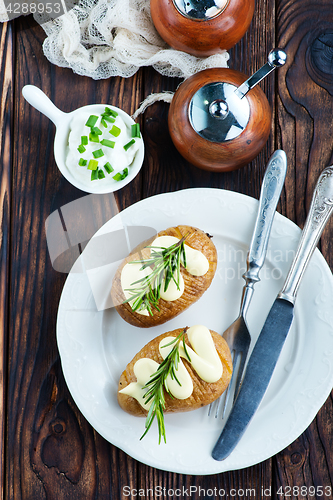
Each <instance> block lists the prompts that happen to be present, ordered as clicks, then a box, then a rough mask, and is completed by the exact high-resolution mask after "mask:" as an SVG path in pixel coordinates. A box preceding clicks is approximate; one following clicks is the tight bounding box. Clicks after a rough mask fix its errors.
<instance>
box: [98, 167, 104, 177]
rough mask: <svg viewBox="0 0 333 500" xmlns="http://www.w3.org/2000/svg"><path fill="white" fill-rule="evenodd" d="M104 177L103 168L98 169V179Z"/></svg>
mask: <svg viewBox="0 0 333 500" xmlns="http://www.w3.org/2000/svg"><path fill="white" fill-rule="evenodd" d="M104 177H105V173H104V172H103V170H101V169H98V178H99V179H104Z"/></svg>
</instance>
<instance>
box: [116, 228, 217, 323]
mask: <svg viewBox="0 0 333 500" xmlns="http://www.w3.org/2000/svg"><path fill="white" fill-rule="evenodd" d="M187 233H189V236H188V237H187V238H186V244H187V245H189V246H190V247H192V248H194V249H195V250H199V251H200V252H202V253H203V254H204V255H205V257H206V258H207V259H208V261H209V269H208V271H207V273H206V274H205V275H204V276H192V275H191V274H190V273H189V272H188V271H186V269H184V268H183V267H182V266H181V273H182V276H183V279H184V283H185V290H184V293H183V294H182V296H181V297H180V298H179V299H177V300H175V301H172V302H168V301H166V300H163V299H160V301H159V308H160V311H157V310H156V309H153V316H143V315H142V314H138V313H136V312H135V311H133V310H132V308H131V306H130V305H129V304H128V303H126V304H124V303H123V302H124V301H125V295H124V292H123V290H122V287H121V271H122V268H123V267H124V266H125V264H127V263H128V262H131V261H133V260H140V259H145V258H147V257H148V256H149V254H150V250H149V249H147V248H145V247H146V246H147V245H150V244H151V243H152V241H153V240H154V239H155V237H154V238H152V239H150V240H147V241H145V242H143V243H142V244H141V245H139V246H138V247H137V248H135V249H134V251H133V252H132V253H131V254H130V255H129V256H128V257H126V259H125V260H124V261H123V262H122V263H121V265H120V266H119V268H118V269H117V271H116V274H115V276H114V278H113V282H112V288H111V297H112V302H113V305H114V306H115V308H116V310H117V312H118V313H119V314H120V316H121V317H122V318H123V319H124V320H125V321H127V323H130V324H131V325H134V326H137V327H141V328H149V327H151V326H156V325H161V324H163V323H165V322H166V321H169V320H170V319H172V318H174V317H176V316H178V314H180V313H182V312H183V311H184V310H185V309H187V308H188V307H189V306H190V305H192V304H193V303H194V302H196V301H197V300H198V299H199V298H200V297H201V296H202V295H203V293H204V292H205V291H206V290H207V289H208V288H209V286H210V284H211V282H212V279H213V277H214V275H215V271H216V267H217V252H216V248H215V245H214V243H213V242H212V241H211V237H210V236H209V235H207V234H206V233H204V232H203V231H201V230H200V229H197V228H194V227H192V226H177V227H171V228H168V229H166V230H164V231H161V232H159V233H158V236H165V235H167V236H175V237H176V238H179V239H181V238H182V237H183V236H185V235H186V234H187Z"/></svg>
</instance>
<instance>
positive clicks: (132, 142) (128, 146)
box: [124, 139, 135, 151]
mask: <svg viewBox="0 0 333 500" xmlns="http://www.w3.org/2000/svg"><path fill="white" fill-rule="evenodd" d="M134 143H135V140H134V139H131V140H130V141H129V142H128V143H127V144H125V146H124V149H125V151H127V150H128V149H129V148H130V147H131V146H133V144H134Z"/></svg>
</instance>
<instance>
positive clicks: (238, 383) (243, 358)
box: [233, 352, 246, 402]
mask: <svg viewBox="0 0 333 500" xmlns="http://www.w3.org/2000/svg"><path fill="white" fill-rule="evenodd" d="M239 356H240V358H241V360H240V363H239V367H238V372H237V379H236V384H235V389H234V398H233V402H235V399H236V397H237V395H238V391H239V389H240V386H241V383H242V380H243V374H244V366H245V361H246V353H245V354H244V352H240V353H239Z"/></svg>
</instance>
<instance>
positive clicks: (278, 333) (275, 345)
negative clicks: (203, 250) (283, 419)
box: [212, 166, 333, 460]
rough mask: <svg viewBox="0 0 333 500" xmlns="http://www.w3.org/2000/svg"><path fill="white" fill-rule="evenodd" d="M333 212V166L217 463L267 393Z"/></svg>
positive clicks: (320, 185) (316, 197) (321, 182)
mask: <svg viewBox="0 0 333 500" xmlns="http://www.w3.org/2000/svg"><path fill="white" fill-rule="evenodd" d="M332 210H333V166H330V167H327V168H325V169H324V170H323V172H322V173H321V175H320V176H319V178H318V181H317V185H316V188H315V191H314V194H313V198H312V202H311V206H310V210H309V213H308V216H307V219H306V223H305V226H304V229H303V232H302V235H301V239H300V242H299V245H298V248H297V251H296V255H295V258H294V260H293V262H292V265H291V268H290V270H289V273H288V275H287V278H286V281H285V283H284V286H283V288H282V290H281V291H280V293H279V294H278V296H277V298H276V300H275V302H274V303H273V306H272V307H271V310H270V312H269V314H268V316H267V319H266V321H265V324H264V326H263V328H262V330H261V332H260V335H259V337H258V340H257V342H256V344H255V346H254V348H253V351H252V354H251V356H250V358H249V361H248V365H247V368H246V372H245V375H244V379H243V382H242V385H241V388H240V390H239V393H238V396H237V399H236V401H235V403H234V406H233V407H232V409H231V412H230V414H229V417H228V420H227V422H226V424H225V426H224V428H223V430H222V433H221V435H220V437H219V439H218V441H217V443H216V445H215V447H214V449H213V452H212V457H213V458H214V459H215V460H224V459H225V458H227V457H228V456H229V454H230V453H231V452H232V451H233V449H234V448H235V447H236V445H237V443H238V442H239V440H240V439H241V437H242V436H243V434H244V432H245V430H246V428H247V426H248V424H249V422H250V420H251V419H252V417H253V415H254V414H255V412H256V410H257V408H258V406H259V404H260V402H261V400H262V398H263V396H264V394H265V392H266V389H267V386H268V384H269V381H270V379H271V377H272V374H273V371H274V368H275V365H276V363H277V360H278V358H279V355H280V352H281V350H282V347H283V345H284V342H285V339H286V337H287V335H288V332H289V330H290V327H291V324H292V321H293V316H294V304H295V299H296V295H297V291H298V288H299V285H300V282H301V279H302V277H303V274H304V271H305V269H306V267H307V265H308V263H309V260H310V258H311V256H312V254H313V252H314V250H315V248H316V246H317V243H318V240H319V238H320V236H321V233H322V232H323V229H324V227H325V225H326V223H327V221H328V220H329V217H330V215H331V214H332Z"/></svg>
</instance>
